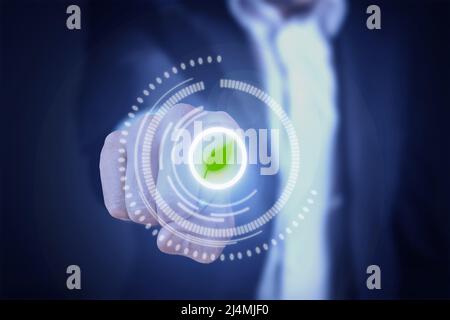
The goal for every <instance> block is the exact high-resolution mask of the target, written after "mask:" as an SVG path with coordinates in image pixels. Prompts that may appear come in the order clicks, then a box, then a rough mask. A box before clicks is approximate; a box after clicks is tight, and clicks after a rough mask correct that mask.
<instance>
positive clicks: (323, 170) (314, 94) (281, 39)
mask: <svg viewBox="0 0 450 320" xmlns="http://www.w3.org/2000/svg"><path fill="white" fill-rule="evenodd" d="M243 1H246V3H245V5H244V3H243ZM230 9H231V11H232V12H233V14H234V15H235V17H236V19H237V20H238V21H239V22H240V23H241V25H242V26H243V27H244V29H245V30H246V31H247V32H248V34H249V36H250V38H251V39H252V41H253V43H254V49H255V53H256V55H257V57H258V59H259V61H260V68H261V71H262V74H263V76H264V82H265V87H266V90H267V91H268V93H269V94H270V95H271V96H272V97H273V98H274V99H275V100H277V101H278V102H279V103H280V104H281V105H282V106H283V107H284V108H285V111H286V112H287V113H288V115H289V117H290V119H291V121H292V123H293V124H294V127H295V129H296V132H297V136H298V140H299V147H300V173H299V178H298V181H297V184H296V188H295V190H294V191H293V193H292V195H291V198H290V200H289V201H288V203H287V205H286V206H285V207H284V208H283V210H282V212H281V213H279V215H278V216H277V220H276V222H275V224H276V226H275V228H274V234H273V238H276V239H277V240H278V245H277V247H274V248H271V250H270V251H269V254H268V257H267V263H266V265H265V267H264V273H263V279H262V282H261V284H260V289H259V297H260V298H262V299H325V298H327V285H328V279H327V276H328V275H327V271H328V261H327V256H328V255H327V247H326V245H325V236H326V232H325V224H326V214H327V211H328V210H327V206H328V203H329V201H328V200H329V197H330V194H329V193H330V185H331V169H332V165H333V161H332V160H333V159H332V155H333V144H334V140H335V133H336V129H337V125H338V114H337V109H336V91H337V84H336V77H335V71H334V67H333V53H332V48H331V45H330V40H331V38H332V37H333V36H334V35H336V33H337V32H338V30H339V27H340V26H341V24H342V21H343V19H344V16H345V11H346V10H345V9H346V5H345V1H344V0H317V1H316V3H315V4H314V7H313V8H312V9H311V11H310V12H308V13H307V14H306V15H301V16H294V17H290V18H289V19H285V18H283V17H282V16H281V14H280V10H278V9H277V8H276V7H274V6H272V5H270V4H268V3H267V2H264V1H261V0H259V1H258V0H231V1H230ZM270 117H271V119H270V122H272V123H275V121H276V119H275V118H273V117H274V116H273V115H271V116H270ZM283 148H289V144H287V143H282V144H281V146H280V154H281V155H283V154H289V153H290V152H289V150H286V151H284V150H283ZM289 168H290V159H289V157H281V158H280V177H281V179H280V185H281V186H283V185H285V183H286V181H287V178H288V174H289ZM311 191H313V193H317V195H315V196H314V197H311ZM308 198H313V200H314V203H313V204H308V206H309V207H310V211H309V212H308V213H306V212H301V209H302V208H303V207H304V206H305V204H306V201H307V199H308ZM299 213H304V217H305V218H304V220H301V221H300V225H299V226H298V228H293V227H292V221H293V220H298V214H299ZM286 227H291V229H293V232H292V233H291V234H290V235H289V236H287V237H286V239H285V240H284V241H280V239H279V238H278V234H279V233H280V232H282V231H283V230H285V229H286Z"/></svg>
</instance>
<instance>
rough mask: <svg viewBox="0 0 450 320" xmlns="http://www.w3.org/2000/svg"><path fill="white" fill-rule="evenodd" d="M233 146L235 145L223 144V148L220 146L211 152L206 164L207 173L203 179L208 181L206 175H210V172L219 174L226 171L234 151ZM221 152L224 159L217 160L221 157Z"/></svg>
mask: <svg viewBox="0 0 450 320" xmlns="http://www.w3.org/2000/svg"><path fill="white" fill-rule="evenodd" d="M232 145H233V144H232V143H228V144H223V145H222V146H218V147H216V148H214V149H212V150H211V152H210V154H209V156H208V158H207V160H206V161H205V163H204V166H205V173H204V174H203V179H206V175H207V174H208V172H210V171H213V172H217V171H220V170H222V169H224V168H225V167H226V166H227V164H228V159H229V157H230V154H231V151H232V149H231V147H232ZM220 152H221V153H222V159H217V156H219V157H220ZM216 154H217V156H216ZM218 160H220V161H218Z"/></svg>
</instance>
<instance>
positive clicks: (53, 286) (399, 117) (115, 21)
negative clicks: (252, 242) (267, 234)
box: [0, 0, 450, 299]
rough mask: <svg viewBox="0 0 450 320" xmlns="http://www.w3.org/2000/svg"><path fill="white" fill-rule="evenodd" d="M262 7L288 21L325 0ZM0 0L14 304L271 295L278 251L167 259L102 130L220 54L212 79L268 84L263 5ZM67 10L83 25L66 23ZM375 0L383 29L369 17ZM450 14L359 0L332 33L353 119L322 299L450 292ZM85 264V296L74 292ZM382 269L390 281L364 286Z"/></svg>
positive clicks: (437, 4) (343, 143) (9, 293)
mask: <svg viewBox="0 0 450 320" xmlns="http://www.w3.org/2000/svg"><path fill="white" fill-rule="evenodd" d="M318 1H319V2H324V1H320V0H318ZM236 2H237V1H236ZM241 2H243V3H240V4H239V5H240V7H238V9H237V10H247V9H248V7H247V5H250V4H251V5H254V2H255V1H247V2H245V1H241ZM261 2H264V3H265V4H266V5H271V6H276V7H277V8H278V9H279V12H282V14H281V16H282V17H283V18H286V17H287V18H290V15H293V16H304V15H307V14H308V12H310V10H313V8H314V6H316V5H317V4H316V1H314V0H311V1H287V0H286V1H279V2H276V1H261ZM325 2H326V1H325ZM331 2H333V1H331ZM0 3H1V5H0V63H1V65H0V66H1V69H0V77H1V78H0V79H1V82H0V88H1V89H0V90H1V111H2V119H3V121H2V122H3V125H2V131H3V134H2V138H3V139H2V158H1V189H0V190H1V197H0V205H1V212H0V297H1V298H3V299H22V298H25V299H34V298H37V299H54V298H61V299H76V298H86V299H253V298H258V297H260V295H259V294H258V292H259V291H258V290H260V289H258V288H260V286H261V283H262V282H264V281H266V280H267V279H266V280H264V276H263V273H264V268H265V266H266V265H267V264H268V263H269V262H268V259H269V258H268V256H267V255H260V256H257V257H256V256H255V257H253V258H252V259H249V260H248V261H245V262H240V263H215V264H212V265H201V264H198V263H195V262H193V261H191V260H188V259H182V258H180V257H174V256H168V255H163V254H161V253H160V252H159V250H158V248H157V247H156V244H155V239H154V238H153V237H152V236H151V235H150V233H149V232H148V231H147V230H145V228H143V227H139V226H137V225H135V224H132V223H124V222H121V221H118V220H115V219H113V218H111V217H110V216H109V214H108V212H107V210H106V208H105V207H104V205H103V198H102V193H101V184H100V176H99V172H98V162H99V155H100V150H101V147H102V145H103V141H104V138H105V136H106V135H107V134H108V133H109V132H111V131H112V130H114V129H115V128H116V127H117V125H118V124H119V123H120V121H121V120H122V119H123V117H124V115H125V114H126V112H127V110H128V108H129V106H130V105H131V103H132V101H134V100H135V97H136V95H137V94H139V90H140V89H141V88H144V87H145V86H146V85H147V83H148V81H149V77H153V76H154V75H155V74H159V73H161V72H162V71H164V69H165V68H167V66H171V65H172V64H173V63H177V62H179V61H183V60H185V59H186V57H191V56H196V55H198V54H199V53H203V52H210V53H211V54H219V53H220V54H222V55H223V56H224V57H230V58H228V59H224V63H223V64H221V66H220V69H219V70H216V72H218V73H223V74H230V73H233V72H236V70H238V71H239V72H241V74H243V75H244V76H245V79H246V80H247V81H251V82H252V83H255V84H258V85H259V84H260V85H261V86H265V85H267V79H264V74H265V76H266V78H267V73H264V68H263V67H264V65H261V61H260V60H258V59H257V58H255V57H258V56H260V54H261V50H262V49H261V48H260V47H258V46H255V44H254V39H252V37H251V36H250V35H249V33H248V30H246V26H245V22H246V21H249V19H251V18H252V11H251V9H248V10H250V13H249V14H247V16H244V17H243V18H242V17H241V20H239V18H238V17H236V13H233V11H232V9H230V4H229V3H228V1H201V0H197V1H193V0H187V1H176V0H166V1H162V0H161V1H151V0H146V1H144V0H129V1H119V0H112V1H102V0H97V1H94V0H93V1H87V0H79V1H75V2H74V1H46V0H40V1H33V0H26V1H25V0H14V1H12V0H11V1H8V0H1V2H0ZM71 4H77V5H78V6H80V8H81V12H82V28H81V30H78V31H69V30H67V28H66V19H67V14H66V8H67V7H68V6H69V5H71ZM371 4H377V5H378V6H379V7H380V8H381V12H382V28H381V30H374V31H372V30H368V29H367V27H366V20H367V17H368V14H367V13H366V8H367V7H368V6H369V5H371ZM449 15H450V2H449V1H445V0H431V1H420V0H414V1H402V0H399V1H364V0H362V1H345V19H343V20H342V25H341V26H340V28H339V32H338V33H336V34H335V35H333V38H332V39H330V42H329V44H330V46H331V47H332V48H333V49H332V50H333V57H334V58H333V61H334V66H335V67H334V72H335V78H336V81H337V83H338V86H337V96H336V99H335V100H336V101H335V103H336V106H337V107H336V108H338V110H339V112H338V114H339V119H340V123H339V129H338V131H337V132H336V134H335V135H336V137H337V138H336V140H337V141H336V144H335V148H336V149H337V153H336V157H338V159H339V160H336V161H335V163H336V165H335V166H334V170H333V173H332V174H331V175H330V176H332V177H333V178H332V179H333V182H332V183H330V185H333V187H332V188H338V189H339V192H340V194H341V195H343V199H344V201H343V204H342V205H341V206H340V208H339V212H340V213H339V215H334V216H333V217H332V218H330V221H329V229H328V231H327V234H328V242H329V244H328V246H327V255H328V256H329V260H330V263H329V276H328V277H327V278H326V279H325V280H324V281H326V285H327V288H328V289H327V292H328V294H327V295H326V296H324V297H326V298H343V299H372V298H393V299H396V298H450V232H449V230H450V229H449V228H450V185H449V181H450V176H449V170H448V163H450V159H449V152H448V150H449V138H448V137H449V132H448V127H449V126H448V123H447V122H448V119H449V115H450V111H449V110H450V109H449V107H450V104H449V102H450V100H449V98H450V97H449V92H450V73H449V72H450V70H449V69H450V68H449V66H450V65H449V62H448V57H450V30H449V26H448V17H449ZM243 21H244V23H243ZM292 45H293V46H294V42H293V43H292ZM258 61H259V63H258ZM312 63H313V62H312ZM319 63H320V62H319ZM262 64H264V62H262ZM281 81H282V83H284V82H283V81H284V80H283V79H282V80H281ZM286 81H287V80H286ZM268 90H269V89H268ZM291 91H292V90H291ZM266 187H267V189H266V191H265V192H270V186H266ZM374 217H376V218H374ZM374 230H375V231H374ZM373 234H374V236H373V237H372V235H373ZM71 264H76V265H79V266H80V267H81V270H82V290H79V291H77V290H73V291H69V290H67V288H66V276H67V275H66V267H67V266H68V265H71ZM369 264H377V265H380V267H381V270H382V288H383V289H382V290H374V291H369V290H367V288H366V282H365V280H366V278H367V274H366V272H365V271H366V267H367V266H368V265H369ZM269 297H271V298H283V297H288V298H289V297H290V298H295V297H296V296H295V295H294V296H289V295H288V296H283V295H282V294H280V295H276V294H275V295H270V296H269ZM321 297H322V296H321Z"/></svg>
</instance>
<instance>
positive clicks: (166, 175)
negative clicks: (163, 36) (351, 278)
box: [118, 55, 317, 261]
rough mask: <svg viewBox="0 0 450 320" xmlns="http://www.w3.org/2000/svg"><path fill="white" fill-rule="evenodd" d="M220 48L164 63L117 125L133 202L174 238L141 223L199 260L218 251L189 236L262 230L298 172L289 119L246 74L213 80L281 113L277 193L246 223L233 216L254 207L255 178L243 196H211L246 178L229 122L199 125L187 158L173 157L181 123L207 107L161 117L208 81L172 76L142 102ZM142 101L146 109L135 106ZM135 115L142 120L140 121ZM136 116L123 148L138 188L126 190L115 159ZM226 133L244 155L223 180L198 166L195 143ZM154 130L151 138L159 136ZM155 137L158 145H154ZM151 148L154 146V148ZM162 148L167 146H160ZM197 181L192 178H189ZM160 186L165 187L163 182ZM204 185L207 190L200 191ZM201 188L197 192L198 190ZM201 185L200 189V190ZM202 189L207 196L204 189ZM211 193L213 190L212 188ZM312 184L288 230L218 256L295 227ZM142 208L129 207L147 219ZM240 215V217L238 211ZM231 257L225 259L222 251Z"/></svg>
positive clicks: (233, 255)
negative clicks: (285, 155) (286, 153)
mask: <svg viewBox="0 0 450 320" xmlns="http://www.w3.org/2000/svg"><path fill="white" fill-rule="evenodd" d="M221 62H222V56H220V55H219V56H217V57H216V58H215V59H213V58H212V57H211V56H208V57H207V58H206V59H203V58H198V59H195V60H194V59H191V60H189V62H188V63H180V64H179V65H178V66H173V67H172V68H171V69H170V70H171V71H170V72H169V71H165V72H164V73H163V74H162V76H159V77H156V78H155V82H153V83H149V84H148V88H146V89H144V90H143V91H142V93H143V96H140V97H137V99H136V101H137V103H138V105H141V106H138V105H133V106H132V107H131V109H132V110H131V112H129V113H128V118H127V120H126V121H125V122H124V129H123V130H122V139H121V140H120V142H121V144H122V145H123V146H124V147H123V148H120V149H119V161H118V163H119V171H120V172H122V173H124V174H123V176H122V177H121V182H122V185H123V189H124V190H125V194H126V198H127V201H128V203H129V206H130V208H133V207H137V203H142V204H144V205H145V208H146V210H147V211H148V213H150V214H151V215H152V216H153V217H154V218H155V219H156V221H158V223H159V225H160V227H164V228H165V229H167V230H168V231H169V232H170V233H171V234H173V235H176V238H175V239H179V241H176V240H173V239H167V240H166V239H165V237H163V236H162V235H160V236H158V233H159V232H158V228H159V226H153V225H151V224H150V223H147V224H146V228H147V229H151V228H152V227H155V229H153V230H152V235H153V236H158V241H159V242H164V241H165V245H166V246H167V247H173V248H174V250H175V251H177V252H180V253H182V254H184V255H190V256H192V257H195V258H197V257H201V258H202V259H204V260H208V259H210V260H215V259H217V258H218V257H217V256H216V254H215V253H210V252H209V251H208V250H207V249H205V250H201V249H196V250H191V249H190V247H189V246H188V245H187V244H196V245H199V248H223V247H225V246H227V248H228V247H231V246H232V245H235V244H237V243H238V242H243V241H245V240H246V239H249V238H252V237H255V236H257V235H258V234H259V233H261V232H262V230H261V229H262V227H263V226H264V225H265V224H266V223H268V222H269V221H271V220H272V219H273V218H274V217H275V216H276V215H277V214H278V213H280V211H281V210H282V208H283V207H284V205H285V204H286V202H287V201H288V200H289V197H290V196H291V193H292V191H293V190H294V187H295V185H296V182H297V179H298V175H299V164H300V150H299V144H298V139H297V135H296V133H295V129H294V126H293V125H292V123H291V121H290V119H289V118H288V116H287V115H286V113H285V112H284V110H283V108H282V107H281V106H280V105H279V104H278V103H277V102H276V101H275V100H274V99H273V98H272V97H271V96H270V95H268V94H267V93H266V92H264V91H263V90H261V89H259V88H257V87H255V86H254V85H252V84H250V83H247V82H245V81H240V80H234V79H225V78H218V79H217V83H218V87H219V88H220V90H224V91H235V92H239V93H240V94H244V95H247V96H249V97H251V98H252V99H256V101H259V102H260V103H262V105H264V106H266V107H267V108H268V110H269V111H270V112H273V113H274V114H275V115H276V116H277V117H278V119H279V121H280V123H281V125H282V128H283V130H285V132H286V134H287V137H288V143H289V147H290V151H291V154H290V170H289V175H288V179H287V182H286V184H285V185H284V186H283V188H282V189H281V190H282V191H281V193H280V195H279V196H278V198H277V199H276V201H275V202H274V203H273V205H271V206H270V207H269V208H268V209H267V210H265V211H264V212H260V213H259V214H257V215H256V216H255V217H254V218H253V219H251V220H250V221H246V222H244V223H239V222H236V219H237V218H239V217H241V216H244V215H248V214H249V212H252V210H253V211H254V210H255V209H252V208H251V207H250V206H249V205H248V204H247V203H248V202H249V201H250V200H251V199H252V198H253V197H255V195H257V193H258V186H254V188H253V189H252V190H249V191H248V193H247V194H243V195H242V196H241V198H240V199H235V200H233V201H228V202H227V201H225V202H224V201H216V200H217V199H216V197H215V195H216V194H221V195H222V194H224V193H225V192H227V190H230V189H233V188H234V187H235V185H237V184H238V183H239V181H240V180H242V179H243V177H244V175H245V172H246V168H247V163H248V161H249V157H248V154H247V150H246V149H247V148H246V145H245V142H244V141H243V139H242V137H241V136H240V135H238V134H237V133H236V132H235V131H233V130H231V129H230V128H226V127H223V126H217V124H216V125H214V126H211V127H205V128H203V129H202V130H201V131H200V132H199V133H198V134H197V135H196V136H194V138H193V140H192V141H191V143H190V147H189V148H188V152H187V159H188V161H187V163H184V164H179V163H177V161H174V154H176V153H177V152H176V147H177V144H176V143H174V142H173V141H178V138H179V137H180V136H181V135H182V134H183V132H185V131H183V130H189V129H188V128H192V126H194V125H195V123H196V122H197V121H201V120H202V119H205V118H207V116H208V112H207V111H206V110H205V109H204V107H203V106H198V107H196V108H194V109H193V110H191V111H190V112H188V113H187V114H185V115H183V116H182V117H181V118H177V119H174V121H173V122H169V123H164V125H161V124H162V123H163V119H165V116H166V115H167V114H168V113H170V112H171V110H172V108H173V107H174V106H176V105H178V104H180V103H186V101H187V100H188V98H189V97H193V96H196V95H197V94H199V93H202V92H204V91H205V90H207V89H208V83H209V82H205V81H202V80H200V81H195V78H194V77H191V78H188V79H185V80H183V81H181V82H177V84H176V85H174V86H172V87H171V88H169V89H166V90H164V91H163V93H162V94H160V96H158V97H157V99H156V98H154V100H153V101H154V103H152V104H151V105H148V106H144V104H145V103H146V100H149V97H152V95H153V92H155V95H156V92H158V89H159V87H161V86H163V85H164V83H165V81H169V80H170V79H172V78H175V77H179V76H181V74H182V73H184V72H187V71H188V69H189V70H192V69H193V68H195V67H200V66H202V67H205V68H206V67H207V65H209V64H212V63H221ZM141 109H143V110H145V113H141V114H139V111H140V110H141ZM138 119H139V122H138V121H137V120H138ZM137 122H138V123H139V126H138V129H137V134H136V138H135V140H131V139H130V143H132V145H128V150H132V152H133V157H132V159H133V163H132V168H133V170H134V174H135V177H136V183H137V186H138V190H137V192H138V194H133V193H131V190H130V187H129V185H128V184H127V181H126V175H125V171H126V168H125V167H124V166H122V165H121V163H122V162H121V161H120V159H124V156H123V154H124V153H125V150H126V147H127V144H128V143H129V141H128V140H129V130H130V127H132V126H133V125H134V124H136V123H137ZM217 133H220V134H224V135H226V136H228V137H230V138H231V139H232V140H233V141H234V142H235V143H236V145H237V150H238V152H239V153H240V156H241V160H242V161H241V163H240V164H239V169H238V170H237V172H235V173H234V174H233V175H232V177H231V178H229V179H227V180H225V181H221V182H220V183H217V182H211V181H209V180H208V179H205V175H202V174H201V173H200V172H199V170H198V168H196V166H195V161H194V156H195V150H196V148H197V147H198V145H199V144H200V142H201V141H202V139H203V138H205V137H207V136H209V135H213V134H217ZM157 135H158V137H157V138H156V136H157ZM156 144H159V148H155V145H156ZM155 150H156V151H155ZM163 151H167V152H163ZM155 159H157V160H159V161H158V164H159V166H158V169H157V170H156V171H155V169H154V165H153V163H154V161H155ZM186 171H187V172H189V176H190V177H191V178H192V179H190V180H189V178H187V176H186V174H185V172H186ZM194 184H195V186H193V185H194ZM162 186H164V187H162ZM204 189H205V190H206V191H204ZM199 190H200V192H199ZM202 190H203V193H202V192H201V191H202ZM205 194H206V195H207V196H205ZM211 195H214V196H211ZM316 195H317V192H316V191H315V190H311V194H310V197H308V199H307V201H306V202H307V203H306V204H305V206H304V207H303V208H299V210H300V213H299V214H298V216H297V218H298V219H299V220H293V221H292V226H287V227H286V228H285V232H283V233H279V234H278V235H277V236H276V237H274V238H272V239H271V240H270V241H269V242H267V241H266V242H263V243H261V244H260V245H257V246H255V247H254V248H248V249H246V250H242V251H241V250H239V251H237V252H230V253H222V254H221V255H220V259H218V261H225V260H229V261H234V260H242V259H243V257H247V258H250V257H252V256H253V255H259V254H260V253H261V252H262V251H267V250H268V249H269V248H270V247H271V246H272V247H274V246H276V245H277V243H278V242H279V241H284V240H285V237H287V236H288V235H289V234H290V233H291V232H292V229H291V228H292V227H293V228H296V227H297V226H298V224H299V222H300V220H303V219H304V218H305V216H304V214H306V213H308V212H310V210H311V206H312V205H313V204H314V197H315V196H316ZM144 211H145V210H142V209H136V210H135V211H134V212H133V213H134V214H135V215H136V216H138V217H139V218H138V220H139V221H140V222H142V223H145V221H147V219H148V215H146V212H144ZM238 220H239V219H238ZM227 258H228V259H227Z"/></svg>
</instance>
